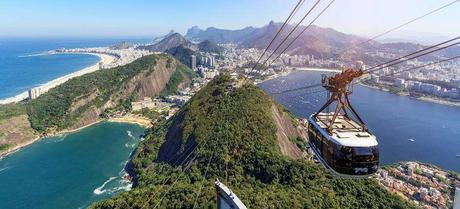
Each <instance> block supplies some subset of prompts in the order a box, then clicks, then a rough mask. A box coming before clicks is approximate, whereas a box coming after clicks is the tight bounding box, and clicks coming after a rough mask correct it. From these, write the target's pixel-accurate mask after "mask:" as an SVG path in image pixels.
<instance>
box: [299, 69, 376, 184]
mask: <svg viewBox="0 0 460 209" xmlns="http://www.w3.org/2000/svg"><path fill="white" fill-rule="evenodd" d="M363 73H364V71H363V70H354V69H347V70H345V71H342V73H339V74H336V75H333V76H331V77H326V76H323V79H322V85H323V87H324V88H326V90H328V91H329V92H330V93H331V94H330V96H329V98H328V101H327V102H326V104H324V105H323V107H321V109H320V110H319V111H318V112H316V113H315V114H313V115H311V116H310V117H309V119H308V124H309V125H308V136H309V145H310V149H311V150H312V151H313V152H314V154H315V156H316V157H317V158H318V160H319V161H320V163H321V164H322V165H323V166H324V167H325V168H326V169H328V170H329V171H331V172H332V173H333V174H335V175H338V176H344V177H366V176H369V175H371V174H373V173H375V172H377V170H378V168H379V148H378V142H377V139H376V137H375V136H374V135H373V134H372V133H370V132H369V130H368V129H367V127H366V125H365V124H364V122H363V121H362V119H361V118H360V117H359V115H358V114H357V112H356V111H355V110H354V109H353V107H352V106H351V104H350V101H349V98H348V95H350V94H351V93H352V91H351V90H350V89H349V84H350V83H351V82H352V81H353V79H354V78H357V77H359V76H361V75H362V74H363ZM334 102H335V104H336V107H335V111H334V112H328V113H323V112H322V111H323V110H325V109H326V108H327V107H329V106H330V105H331V104H333V103H334ZM350 114H351V115H352V116H351V115H350Z"/></svg>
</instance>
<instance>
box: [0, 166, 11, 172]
mask: <svg viewBox="0 0 460 209" xmlns="http://www.w3.org/2000/svg"><path fill="white" fill-rule="evenodd" d="M8 168H10V167H9V166H6V167H4V168H0V172H2V171H4V170H6V169H8Z"/></svg>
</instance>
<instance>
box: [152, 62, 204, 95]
mask: <svg viewBox="0 0 460 209" xmlns="http://www.w3.org/2000/svg"><path fill="white" fill-rule="evenodd" d="M196 76H197V75H196V73H195V72H193V70H191V69H190V68H189V67H187V66H185V65H183V64H178V66H177V68H176V72H174V74H173V75H172V76H171V78H170V79H169V81H168V83H167V84H166V87H165V88H164V89H163V91H161V93H160V95H161V96H166V95H172V94H176V93H177V91H178V89H179V85H180V84H181V83H182V82H183V81H184V79H185V78H189V79H191V78H194V77H196Z"/></svg>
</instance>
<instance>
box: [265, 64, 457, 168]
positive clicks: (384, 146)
mask: <svg viewBox="0 0 460 209" xmlns="http://www.w3.org/2000/svg"><path fill="white" fill-rule="evenodd" d="M321 74H324V73H321V72H309V71H294V72H292V73H290V74H289V75H287V76H284V77H278V78H275V79H272V80H269V81H266V82H263V83H261V84H259V86H260V87H261V88H263V89H264V90H265V91H266V92H268V93H269V94H270V93H271V94H272V96H273V97H274V98H275V100H276V101H278V102H280V103H281V104H283V105H284V106H285V107H286V108H287V109H288V110H290V111H291V112H292V113H294V114H295V115H296V116H298V117H301V118H307V117H309V116H310V115H311V114H312V113H314V112H316V111H317V110H318V109H319V108H321V106H322V105H323V104H324V103H325V102H326V96H327V94H326V92H325V91H322V90H323V89H322V87H318V88H315V89H305V90H301V91H294V92H289V93H285V94H273V93H274V92H280V91H283V90H287V89H293V88H298V87H303V86H308V85H312V84H317V83H320V82H321ZM313 92H316V93H313ZM351 103H352V105H353V106H354V107H355V109H356V110H357V111H358V113H359V114H360V116H361V117H362V118H363V120H364V121H365V122H366V124H367V125H368V127H369V129H370V131H371V132H372V133H373V134H375V135H376V136H377V140H378V142H379V146H380V159H381V163H382V164H383V165H388V164H392V163H396V162H399V161H420V162H425V163H431V164H434V165H436V166H439V167H441V168H443V169H447V170H453V171H456V172H460V158H458V157H456V155H457V154H459V153H460V119H459V118H460V108H459V107H453V106H447V105H441V104H436V103H432V102H426V101H421V100H418V99H415V98H412V97H407V96H399V95H396V94H392V93H389V92H383V91H380V90H377V89H372V88H368V87H364V86H360V85H355V86H354V88H353V94H352V95H351ZM330 111H332V109H331V110H330Z"/></svg>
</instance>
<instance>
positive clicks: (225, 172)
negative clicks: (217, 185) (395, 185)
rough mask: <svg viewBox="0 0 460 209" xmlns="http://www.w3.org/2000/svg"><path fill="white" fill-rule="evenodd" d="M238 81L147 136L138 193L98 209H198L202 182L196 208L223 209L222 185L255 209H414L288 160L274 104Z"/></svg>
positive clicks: (219, 84) (195, 101)
mask: <svg viewBox="0 0 460 209" xmlns="http://www.w3.org/2000/svg"><path fill="white" fill-rule="evenodd" d="M231 82H232V81H231V79H230V77H229V76H227V75H224V76H219V77H217V78H215V79H214V80H213V81H211V82H210V83H209V84H208V85H207V86H205V87H204V88H203V89H202V90H200V91H199V92H197V93H196V94H195V96H194V97H193V98H192V99H191V101H190V102H189V103H187V104H186V105H185V106H184V107H183V108H182V109H181V110H180V111H179V112H178V113H177V114H176V115H175V116H174V118H172V119H171V120H169V121H162V122H158V123H157V124H158V125H157V126H155V127H154V128H152V129H150V130H148V131H147V132H146V140H144V141H143V142H141V143H140V144H139V147H138V148H137V149H136V151H135V153H134V155H133V158H132V160H131V162H130V163H129V166H128V167H129V172H130V173H131V174H132V175H133V176H134V178H135V188H134V189H133V190H131V191H129V192H123V193H121V194H119V195H118V196H116V197H113V198H111V199H108V200H104V201H102V202H99V203H96V204H94V205H92V206H91V208H153V207H155V206H156V205H157V204H158V206H157V208H192V207H193V204H194V200H195V197H196V196H197V193H198V190H199V188H200V185H201V182H204V184H203V188H202V190H201V194H200V195H199V197H198V198H197V208H216V205H215V189H214V185H213V182H214V181H215V179H216V178H219V179H221V181H223V182H224V183H225V184H226V185H228V186H229V187H230V188H231V189H232V191H233V192H234V193H236V194H237V195H238V196H239V197H240V198H241V199H242V201H243V202H244V203H245V204H246V205H247V206H248V207H249V208H414V206H413V205H411V204H410V203H408V202H405V201H403V200H402V199H400V198H399V197H397V196H395V195H392V194H390V193H388V192H387V191H386V190H385V189H384V188H383V187H381V186H379V185H378V184H377V182H376V181H375V180H372V179H366V180H351V179H335V178H333V177H332V176H331V175H330V174H328V173H326V172H325V171H324V170H323V169H322V167H320V166H318V165H316V164H314V163H312V162H309V161H307V160H293V159H290V158H288V157H286V156H284V155H282V154H281V151H280V150H279V146H278V144H277V138H276V132H277V129H276V125H275V123H274V121H273V119H272V115H271V111H270V108H271V106H272V105H273V102H274V101H273V100H272V99H271V98H270V97H269V96H268V95H266V94H265V93H264V92H263V91H262V90H261V89H259V88H258V87H256V86H254V85H252V84H248V85H246V86H243V87H240V88H233V87H231ZM195 145H196V147H197V148H196V150H195V151H194V152H193V154H192V155H191V156H192V157H190V158H188V160H187V161H185V160H184V159H186V156H188V155H189V154H190V153H191V150H194V147H195ZM171 150H172V152H171ZM192 159H193V160H192ZM208 162H211V163H209V165H210V166H209V168H208V166H207V165H208ZM183 170H185V171H183ZM205 174H206V175H205ZM176 180H177V182H176ZM172 184H174V186H171V185H172ZM163 195H165V196H164V198H163ZM160 199H161V201H160Z"/></svg>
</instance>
